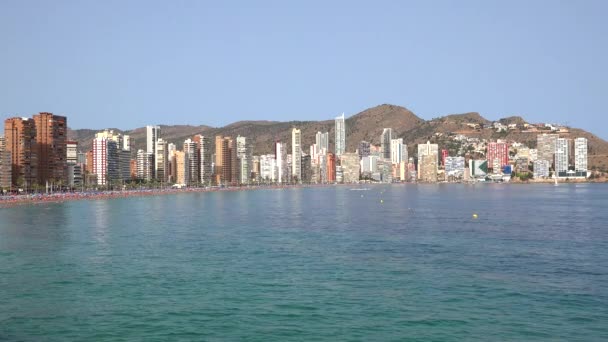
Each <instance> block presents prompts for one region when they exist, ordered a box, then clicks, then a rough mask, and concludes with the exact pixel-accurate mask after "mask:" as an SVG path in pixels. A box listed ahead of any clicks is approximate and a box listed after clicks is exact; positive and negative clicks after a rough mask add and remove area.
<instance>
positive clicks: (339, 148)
mask: <svg viewBox="0 0 608 342" xmlns="http://www.w3.org/2000/svg"><path fill="white" fill-rule="evenodd" d="M335 123H336V156H340V155H342V154H343V153H344V152H346V121H345V120H344V113H342V115H341V116H338V117H337V118H336V120H335Z"/></svg>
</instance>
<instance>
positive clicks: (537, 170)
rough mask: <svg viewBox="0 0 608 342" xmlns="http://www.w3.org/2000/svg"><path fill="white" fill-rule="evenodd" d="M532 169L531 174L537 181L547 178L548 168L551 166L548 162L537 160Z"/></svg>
mask: <svg viewBox="0 0 608 342" xmlns="http://www.w3.org/2000/svg"><path fill="white" fill-rule="evenodd" d="M533 167H534V172H533V176H534V178H536V179H539V178H547V177H549V168H550V167H551V164H550V163H549V161H548V160H544V159H537V160H535V161H534V166H533Z"/></svg>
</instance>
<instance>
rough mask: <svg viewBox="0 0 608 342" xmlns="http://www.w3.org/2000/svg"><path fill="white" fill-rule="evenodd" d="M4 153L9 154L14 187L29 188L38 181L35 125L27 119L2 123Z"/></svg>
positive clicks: (10, 119) (12, 119) (7, 120)
mask: <svg viewBox="0 0 608 342" xmlns="http://www.w3.org/2000/svg"><path fill="white" fill-rule="evenodd" d="M4 139H5V144H6V151H8V152H10V154H11V159H12V162H11V178H12V182H13V184H14V185H17V186H25V187H30V186H32V185H33V184H35V183H37V181H38V173H37V168H38V160H37V157H36V125H35V124H34V120H32V119H28V118H17V117H15V118H9V119H6V120H5V121H4Z"/></svg>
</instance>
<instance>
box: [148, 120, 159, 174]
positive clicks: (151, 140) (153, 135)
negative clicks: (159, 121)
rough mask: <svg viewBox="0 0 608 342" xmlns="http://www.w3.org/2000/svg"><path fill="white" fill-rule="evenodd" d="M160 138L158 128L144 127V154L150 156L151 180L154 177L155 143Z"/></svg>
mask: <svg viewBox="0 0 608 342" xmlns="http://www.w3.org/2000/svg"><path fill="white" fill-rule="evenodd" d="M159 138H160V126H146V152H147V153H150V154H152V158H154V160H153V161H152V172H153V174H152V178H155V177H156V141H157V140H158V139H159Z"/></svg>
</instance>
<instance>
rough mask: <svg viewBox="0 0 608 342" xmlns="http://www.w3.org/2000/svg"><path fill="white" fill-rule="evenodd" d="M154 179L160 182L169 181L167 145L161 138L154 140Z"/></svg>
mask: <svg viewBox="0 0 608 342" xmlns="http://www.w3.org/2000/svg"><path fill="white" fill-rule="evenodd" d="M155 150H156V157H155V158H154V162H155V163H156V179H157V180H159V181H161V182H168V181H169V174H170V172H169V150H168V143H167V141H166V140H164V139H163V138H158V140H156V148H155Z"/></svg>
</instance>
